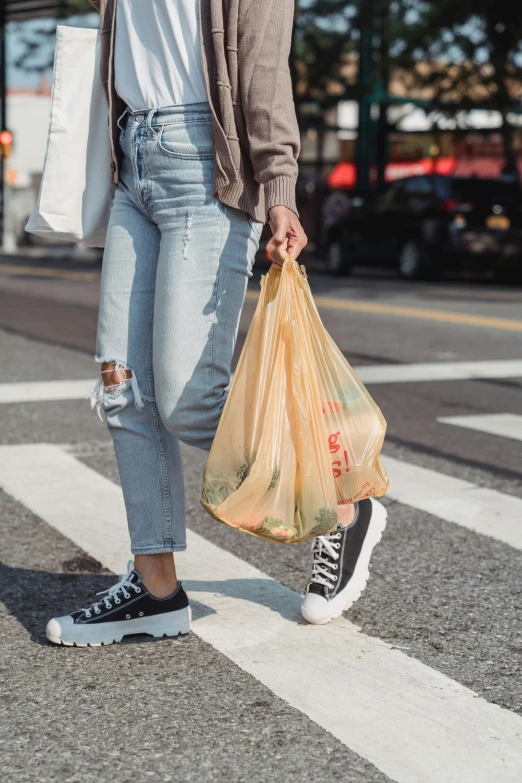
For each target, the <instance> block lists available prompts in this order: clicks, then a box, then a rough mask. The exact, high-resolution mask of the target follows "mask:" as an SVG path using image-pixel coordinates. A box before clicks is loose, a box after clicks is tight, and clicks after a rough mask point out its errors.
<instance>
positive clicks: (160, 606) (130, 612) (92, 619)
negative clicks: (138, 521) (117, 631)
mask: <svg viewBox="0 0 522 783" xmlns="http://www.w3.org/2000/svg"><path fill="white" fill-rule="evenodd" d="M97 595H102V596H103V598H101V599H100V600H99V601H97V602H96V603H93V604H92V605H91V606H89V607H88V608H87V609H78V610H77V611H76V612H71V614H70V617H72V618H73V620H74V624H75V625H88V624H90V625H94V624H99V623H107V622H111V623H112V622H118V621H120V620H134V619H137V618H140V617H152V616H153V615H158V614H163V613H164V612H175V611H177V610H178V609H185V608H186V607H187V606H188V605H189V600H188V596H187V594H186V593H185V591H184V589H183V586H182V584H181V582H179V584H178V586H177V587H176V589H175V590H174V592H173V593H172V594H171V595H168V596H166V597H165V598H157V597H156V596H154V595H152V594H151V593H149V592H148V590H147V588H146V587H145V585H144V584H143V582H142V579H141V574H140V572H139V571H136V569H134V568H132V562H130V563H129V570H128V572H127V573H126V574H124V575H123V576H122V577H120V580H119V582H117V583H116V584H115V585H113V586H112V587H110V588H109V589H108V590H103V591H102V592H101V593H97Z"/></svg>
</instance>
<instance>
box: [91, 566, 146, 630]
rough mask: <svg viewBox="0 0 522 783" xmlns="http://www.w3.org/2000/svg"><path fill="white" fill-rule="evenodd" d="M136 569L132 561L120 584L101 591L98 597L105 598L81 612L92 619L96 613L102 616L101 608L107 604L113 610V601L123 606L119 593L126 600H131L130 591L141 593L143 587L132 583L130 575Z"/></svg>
mask: <svg viewBox="0 0 522 783" xmlns="http://www.w3.org/2000/svg"><path fill="white" fill-rule="evenodd" d="M133 568H134V563H133V562H132V560H129V562H128V564H127V573H126V574H122V575H121V576H120V579H119V581H118V582H116V584H115V585H113V586H112V587H109V589H108V590H101V591H100V592H99V593H96V595H104V594H105V593H107V595H105V598H102V600H101V601H98V602H97V603H95V604H93V605H92V606H90V607H89V608H88V609H81V610H80V611H81V612H85V616H86V617H92V612H93V611H94V614H100V612H101V609H100V607H101V606H102V604H105V607H106V608H107V609H112V603H111V600H113V601H114V603H115V604H121V598H120V597H119V593H122V594H123V596H124V598H130V592H129V590H130V589H131V588H132V589H133V590H134V592H135V593H141V587H138V585H135V584H134V582H131V581H130V575H131V572H132V569H133Z"/></svg>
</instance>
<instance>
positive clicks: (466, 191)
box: [453, 177, 520, 207]
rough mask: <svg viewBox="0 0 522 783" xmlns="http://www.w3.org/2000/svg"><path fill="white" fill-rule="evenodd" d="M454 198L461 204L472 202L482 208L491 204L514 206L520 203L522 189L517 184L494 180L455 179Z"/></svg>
mask: <svg viewBox="0 0 522 783" xmlns="http://www.w3.org/2000/svg"><path fill="white" fill-rule="evenodd" d="M453 198H455V199H456V200H457V201H458V202H459V203H460V202H470V203H472V204H478V205H480V206H482V207H489V206H490V205H491V204H495V203H497V202H498V203H500V204H506V205H507V204H510V205H511V204H514V203H517V202H519V201H520V187H519V186H518V185H517V184H516V183H515V184H514V183H510V182H500V181H499V180H493V179H478V178H474V177H471V178H470V179H455V180H454V181H453Z"/></svg>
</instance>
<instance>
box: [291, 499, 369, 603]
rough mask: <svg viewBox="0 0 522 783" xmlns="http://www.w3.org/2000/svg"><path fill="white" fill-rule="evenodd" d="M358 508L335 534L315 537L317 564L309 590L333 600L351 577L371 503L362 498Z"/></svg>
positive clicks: (361, 543)
mask: <svg viewBox="0 0 522 783" xmlns="http://www.w3.org/2000/svg"><path fill="white" fill-rule="evenodd" d="M357 508H358V513H357V512H356V513H357V516H356V518H355V520H354V522H353V523H352V524H351V525H349V526H348V527H343V526H342V525H338V526H337V529H336V530H334V531H333V533H329V534H328V535H326V536H319V537H318V538H315V539H314V542H313V545H312V551H313V556H314V564H313V570H312V578H311V580H310V582H309V584H308V587H307V589H306V591H307V593H317V594H318V595H321V596H322V597H323V598H325V599H326V600H327V601H330V600H331V599H332V598H335V596H336V595H337V594H338V593H340V592H341V591H342V590H344V588H345V587H346V585H347V584H348V582H349V581H350V579H351V578H352V576H353V574H354V571H355V567H356V565H357V561H358V559H359V556H360V554H361V550H362V548H363V544H364V541H365V538H366V534H367V532H368V528H369V526H370V520H371V517H372V502H371V500H361V501H360V502H359V503H358V504H357Z"/></svg>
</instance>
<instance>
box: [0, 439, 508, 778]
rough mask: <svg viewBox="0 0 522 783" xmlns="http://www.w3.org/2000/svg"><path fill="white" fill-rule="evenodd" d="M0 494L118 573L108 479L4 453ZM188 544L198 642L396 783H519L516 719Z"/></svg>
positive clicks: (58, 461)
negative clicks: (304, 616)
mask: <svg viewBox="0 0 522 783" xmlns="http://www.w3.org/2000/svg"><path fill="white" fill-rule="evenodd" d="M0 485H1V486H2V487H3V488H4V489H5V491H6V492H8V493H9V494H10V495H12V496H13V497H15V498H16V499H17V500H19V501H20V502H21V503H23V504H24V505H25V506H26V507H27V508H29V509H31V510H32V511H33V512H34V513H36V514H37V515H38V516H40V517H41V518H42V519H44V520H45V521H46V522H47V523H48V524H49V525H52V526H53V527H55V528H56V529H57V530H59V531H60V532H61V533H63V534H64V535H66V536H67V537H68V538H70V539H71V540H72V541H74V542H75V543H76V544H78V545H79V546H81V547H82V549H84V550H85V551H86V552H88V553H89V554H90V555H92V556H93V557H95V558H96V559H98V560H100V561H101V562H102V563H103V564H104V565H105V566H107V567H108V568H110V569H112V570H121V564H122V562H123V561H124V560H125V550H126V548H127V547H128V537H127V529H126V522H125V510H124V505H123V500H122V496H121V491H120V489H119V488H118V487H116V486H115V485H114V484H112V483H111V482H109V481H108V480H107V479H105V478H104V477H103V476H101V475H99V474H98V473H96V472H95V471H93V470H90V469H89V468H87V467H85V466H83V465H82V464H81V463H79V462H78V461H77V460H75V459H74V458H73V457H72V456H70V455H68V454H66V453H65V452H63V451H62V450H61V449H60V448H59V447H58V446H51V445H20V446H2V447H0ZM216 524H217V523H216ZM238 535H240V533H238ZM188 543H189V549H188V552H187V553H185V554H183V555H182V556H181V558H180V573H181V575H182V578H183V580H184V583H185V586H186V587H187V588H188V589H189V593H190V594H191V599H192V601H193V602H194V609H195V615H196V617H197V619H196V621H195V623H194V631H195V633H197V634H198V635H199V636H200V637H201V638H202V639H204V640H205V641H206V642H208V643H210V644H212V645H213V646H214V648H215V649H217V650H219V651H220V652H221V653H223V654H224V655H226V656H227V657H228V658H229V659H230V660H231V661H233V662H234V663H236V664H237V665H238V666H239V667H240V668H241V669H243V670H244V671H246V672H248V673H250V674H251V675H252V676H253V677H255V678H256V679H257V680H259V681H260V682H261V683H263V684H264V685H265V686H266V687H268V688H270V689H271V690H272V691H273V692H274V693H275V694H276V695H277V696H278V697H280V698H282V699H284V700H286V701H287V702H288V703H289V704H290V705H292V706H293V707H295V708H296V709H298V710H300V711H301V712H303V713H304V714H305V715H307V716H308V717H309V718H310V719H311V720H313V721H315V722H316V723H318V724H319V725H320V726H322V727H323V728H324V729H326V730H327V731H330V732H331V733H332V734H333V735H334V736H335V737H337V738H338V739H339V740H341V741H342V742H343V743H345V744H346V745H347V746H348V747H350V748H351V749H352V750H354V751H355V752H357V753H359V754H360V755H361V756H363V757H364V758H366V759H368V760H369V761H370V762H372V763H373V764H374V765H375V766H376V767H378V768H379V769H380V770H381V771H382V772H383V773H384V774H386V775H388V776H389V777H391V778H392V779H393V780H395V781H397V783H419V781H421V780H422V782H423V783H491V781H495V783H519V781H520V779H521V776H522V719H521V718H519V717H518V716H517V715H515V714H514V713H511V712H509V711H508V710H505V709H502V708H500V707H498V706H496V705H494V704H490V703H488V702H487V701H485V700H484V699H481V698H478V697H477V696H476V695H475V694H474V693H473V692H472V691H471V690H469V689H467V688H465V687H463V686H462V685H459V684H458V683H456V682H454V681H453V680H451V679H449V678H448V677H446V676H445V675H443V674H441V673H440V672H437V671H435V670H433V669H430V668H429V667H428V666H425V665H424V664H422V663H420V662H419V661H417V660H415V659H414V658H409V657H408V656H406V655H405V654H404V653H402V652H400V651H399V650H396V649H392V648H391V647H390V646H389V645H387V644H385V643H384V642H382V641H380V640H379V639H375V638H372V637H368V636H366V635H365V634H363V633H360V632H359V631H358V629H357V627H356V626H354V625H353V624H352V623H350V622H348V621H347V620H345V619H344V618H343V619H340V620H337V621H335V622H334V623H332V624H330V625H327V626H307V625H303V624H300V623H299V621H298V607H299V602H300V597H299V596H298V594H297V593H295V592H294V591H292V590H290V589H289V588H287V587H284V586H283V585H281V584H279V583H278V582H276V581H275V580H273V579H270V578H269V577H267V576H266V575H265V574H263V573H262V572H261V571H258V570H257V569H256V568H253V567H252V566H250V565H249V564H247V563H245V562H243V561H241V560H240V559H239V558H237V557H235V556H233V555H231V554H229V553H228V552H225V551H224V550H221V549H219V548H218V547H217V546H215V545H214V544H212V543H210V542H209V541H207V540H206V539H205V538H202V537H201V536H198V535H197V534H195V533H193V532H190V531H189V542H188ZM390 600H393V599H392V598H391V599H390ZM198 604H199V606H198ZM64 608H65V607H64ZM44 621H45V618H42V622H44ZM69 654H75V653H74V651H70V652H69ZM101 654H103V652H102V653H101Z"/></svg>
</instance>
